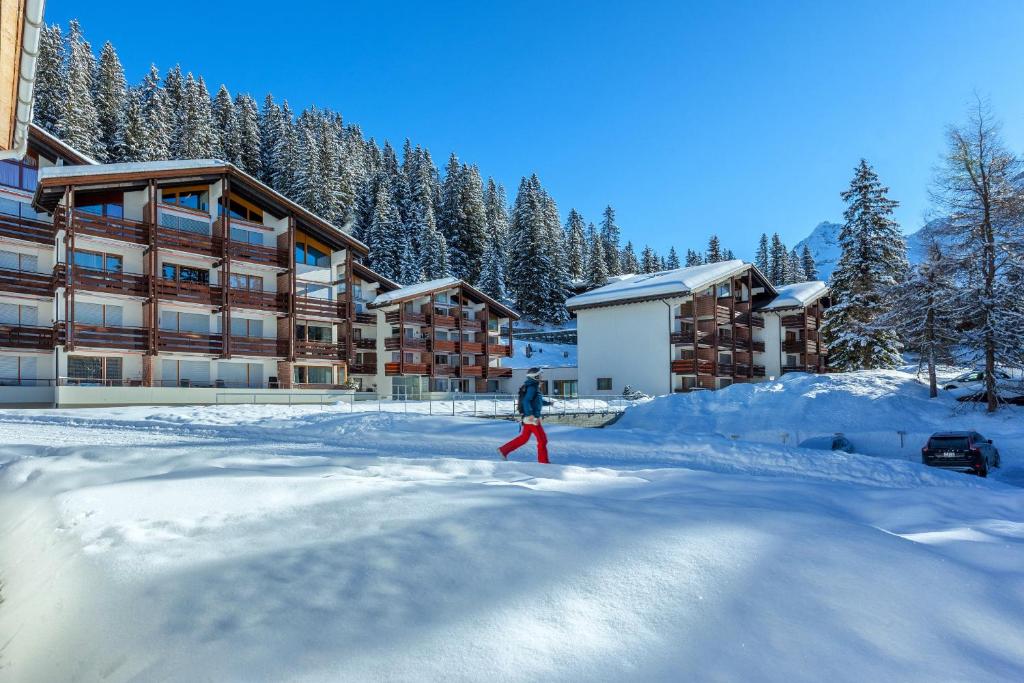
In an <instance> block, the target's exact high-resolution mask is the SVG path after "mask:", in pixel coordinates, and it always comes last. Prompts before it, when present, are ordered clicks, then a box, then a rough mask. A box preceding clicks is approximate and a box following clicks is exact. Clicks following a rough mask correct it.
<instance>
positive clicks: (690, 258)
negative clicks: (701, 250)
mask: <svg viewBox="0 0 1024 683" xmlns="http://www.w3.org/2000/svg"><path fill="white" fill-rule="evenodd" d="M703 263H704V259H703V258H701V255H700V254H698V253H697V252H695V251H694V250H693V249H687V250H686V267H687V268H692V267H693V266H699V265H702V264H703Z"/></svg>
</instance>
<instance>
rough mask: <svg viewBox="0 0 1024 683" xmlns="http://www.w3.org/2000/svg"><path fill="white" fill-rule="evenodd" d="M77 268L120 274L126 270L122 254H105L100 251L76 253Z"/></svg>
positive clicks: (76, 251) (78, 251)
mask: <svg viewBox="0 0 1024 683" xmlns="http://www.w3.org/2000/svg"><path fill="white" fill-rule="evenodd" d="M74 258H75V266H77V267H78V268H88V269H89V270H102V271H104V272H108V273H120V272H122V271H123V270H124V257H123V256H121V255H120V254H104V253H101V252H98V251H81V250H79V249H76V250H75V251H74Z"/></svg>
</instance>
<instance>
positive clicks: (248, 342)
mask: <svg viewBox="0 0 1024 683" xmlns="http://www.w3.org/2000/svg"><path fill="white" fill-rule="evenodd" d="M287 346H288V344H287V342H284V341H278V340H277V339H275V338H273V337H269V338H268V337H235V336H232V337H231V355H233V356H282V357H283V356H287V355H288V349H287Z"/></svg>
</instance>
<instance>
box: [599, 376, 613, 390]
mask: <svg viewBox="0 0 1024 683" xmlns="http://www.w3.org/2000/svg"><path fill="white" fill-rule="evenodd" d="M597 390H598V391H611V390H612V378H611V377H598V378H597Z"/></svg>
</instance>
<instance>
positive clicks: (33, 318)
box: [0, 303, 39, 326]
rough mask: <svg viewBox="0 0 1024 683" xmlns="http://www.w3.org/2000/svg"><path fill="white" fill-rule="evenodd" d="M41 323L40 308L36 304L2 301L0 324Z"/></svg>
mask: <svg viewBox="0 0 1024 683" xmlns="http://www.w3.org/2000/svg"><path fill="white" fill-rule="evenodd" d="M38 324H39V309H38V308H37V307H35V306H23V305H19V304H9V303H0V325H14V326H34V325H38Z"/></svg>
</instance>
